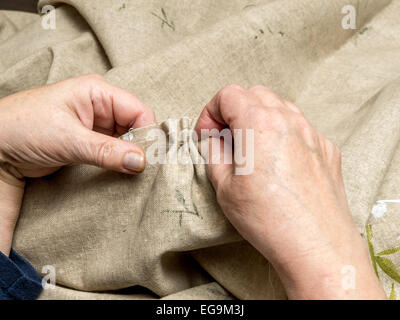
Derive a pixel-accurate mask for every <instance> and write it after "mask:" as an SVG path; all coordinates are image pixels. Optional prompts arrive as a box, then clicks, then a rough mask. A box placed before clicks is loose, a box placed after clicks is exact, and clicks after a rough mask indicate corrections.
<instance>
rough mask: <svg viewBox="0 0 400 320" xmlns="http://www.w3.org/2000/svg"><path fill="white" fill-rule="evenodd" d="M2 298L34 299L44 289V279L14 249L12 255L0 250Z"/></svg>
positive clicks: (0, 297) (0, 295)
mask: <svg viewBox="0 0 400 320" xmlns="http://www.w3.org/2000/svg"><path fill="white" fill-rule="evenodd" d="M0 270H1V271H0V299H1V300H33V299H36V298H37V297H38V296H39V294H40V292H41V291H42V279H41V278H40V276H39V274H38V273H37V272H36V271H35V269H34V268H33V267H32V266H31V265H30V264H29V263H28V262H27V261H26V260H25V259H24V258H22V257H21V256H19V255H18V254H17V253H16V252H15V251H14V250H11V252H10V257H7V256H6V255H4V254H3V253H2V252H1V251H0Z"/></svg>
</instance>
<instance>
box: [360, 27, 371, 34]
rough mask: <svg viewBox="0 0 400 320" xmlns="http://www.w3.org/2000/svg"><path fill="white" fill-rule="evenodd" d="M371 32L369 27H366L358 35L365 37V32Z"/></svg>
mask: <svg viewBox="0 0 400 320" xmlns="http://www.w3.org/2000/svg"><path fill="white" fill-rule="evenodd" d="M368 30H369V28H368V27H364V28H362V29H361V30H360V31H359V32H358V33H359V34H361V35H363V34H364V33H365V32H367V31H368Z"/></svg>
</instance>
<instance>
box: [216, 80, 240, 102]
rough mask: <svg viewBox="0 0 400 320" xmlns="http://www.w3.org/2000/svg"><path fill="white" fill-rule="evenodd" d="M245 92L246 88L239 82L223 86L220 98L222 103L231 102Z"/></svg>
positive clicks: (219, 94)
mask: <svg viewBox="0 0 400 320" xmlns="http://www.w3.org/2000/svg"><path fill="white" fill-rule="evenodd" d="M243 94H244V88H243V87H242V86H240V85H238V84H231V85H228V86H226V87H224V88H222V89H221V90H220V91H219V93H218V100H219V102H220V104H226V103H230V102H231V101H233V100H234V99H236V98H237V97H238V96H242V95H243Z"/></svg>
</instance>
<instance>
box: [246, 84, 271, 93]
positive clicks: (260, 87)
mask: <svg viewBox="0 0 400 320" xmlns="http://www.w3.org/2000/svg"><path fill="white" fill-rule="evenodd" d="M249 91H252V92H259V91H265V92H272V91H271V90H270V89H269V88H267V87H265V86H263V85H262V84H256V85H254V86H252V87H250V88H249Z"/></svg>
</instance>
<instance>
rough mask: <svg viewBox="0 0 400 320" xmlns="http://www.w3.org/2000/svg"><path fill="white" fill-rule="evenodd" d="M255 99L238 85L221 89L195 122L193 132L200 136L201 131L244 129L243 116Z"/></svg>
mask: <svg viewBox="0 0 400 320" xmlns="http://www.w3.org/2000/svg"><path fill="white" fill-rule="evenodd" d="M256 100H257V98H256V97H255V96H254V95H252V94H251V93H249V92H247V91H246V90H245V89H244V88H243V87H241V86H239V85H230V86H227V87H225V88H223V89H221V90H220V91H219V92H218V93H217V94H216V95H215V96H214V97H213V99H212V100H211V101H210V102H209V103H208V104H207V105H206V107H205V108H204V110H203V111H202V112H201V114H200V117H199V119H198V120H197V123H196V126H195V131H196V133H197V134H198V135H199V136H201V130H204V129H208V130H212V129H217V130H218V131H221V130H222V129H224V128H226V127H229V128H230V129H231V130H232V129H244V128H245V127H246V125H245V123H244V121H243V115H244V114H245V113H246V112H247V110H248V108H249V106H250V105H251V104H252V102H254V103H257V101H256Z"/></svg>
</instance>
